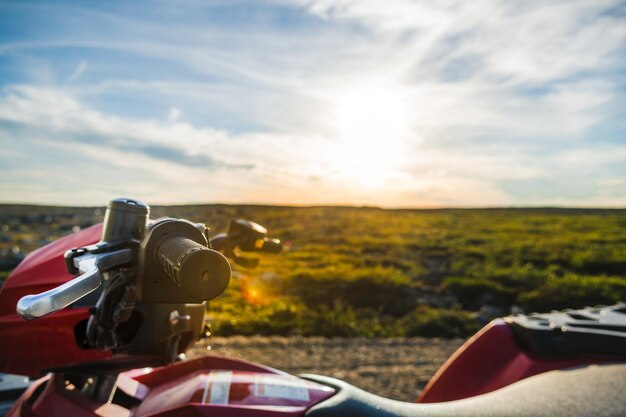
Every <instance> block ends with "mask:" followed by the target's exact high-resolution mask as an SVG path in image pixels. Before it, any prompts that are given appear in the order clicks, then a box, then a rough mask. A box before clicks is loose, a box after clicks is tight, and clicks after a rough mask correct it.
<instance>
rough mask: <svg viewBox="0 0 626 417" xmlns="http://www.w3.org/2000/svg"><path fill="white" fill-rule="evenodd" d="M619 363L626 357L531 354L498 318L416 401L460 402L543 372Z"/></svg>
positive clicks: (458, 353)
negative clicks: (596, 364) (521, 346)
mask: <svg viewBox="0 0 626 417" xmlns="http://www.w3.org/2000/svg"><path fill="white" fill-rule="evenodd" d="M618 361H623V358H617V357H611V356H587V357H582V356H577V357H569V358H568V357H563V358H556V357H539V356H536V355H531V354H529V353H527V352H524V351H523V350H521V349H520V347H519V346H518V344H517V342H516V341H515V338H514V335H513V331H512V330H511V328H510V327H509V325H508V324H506V323H505V322H504V321H503V320H501V319H498V320H494V321H493V322H491V323H490V324H488V325H487V326H485V327H483V329H482V330H480V331H479V332H478V333H476V334H475V335H474V336H473V337H472V338H471V339H469V340H468V341H467V342H465V343H464V344H463V346H461V347H460V348H459V350H457V351H456V352H455V353H454V354H453V355H452V356H451V357H450V358H449V359H448V360H447V361H446V363H445V364H444V365H443V366H442V367H441V368H440V369H439V371H437V373H436V374H435V375H434V376H433V378H432V379H431V380H430V382H429V383H428V385H426V388H424V390H423V391H422V393H421V395H420V396H419V398H418V400H417V402H420V403H436V402H443V401H453V400H460V399H462V398H469V397H473V396H476V395H480V394H484V393H487V392H491V391H495V390H497V389H499V388H503V387H505V386H507V385H510V384H513V383H515V382H517V381H520V380H522V379H524V378H528V377H530V376H533V375H537V374H540V373H542V372H548V371H552V370H557V369H565V368H571V367H576V366H584V365H589V364H594V363H602V362H618Z"/></svg>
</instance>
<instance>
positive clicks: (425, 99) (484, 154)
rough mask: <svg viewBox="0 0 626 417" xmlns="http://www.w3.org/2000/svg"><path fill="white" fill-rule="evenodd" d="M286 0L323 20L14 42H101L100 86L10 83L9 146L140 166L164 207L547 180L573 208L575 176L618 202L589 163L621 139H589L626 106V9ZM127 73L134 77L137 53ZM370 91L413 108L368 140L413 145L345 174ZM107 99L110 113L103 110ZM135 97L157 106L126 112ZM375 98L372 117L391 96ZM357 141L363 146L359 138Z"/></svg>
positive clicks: (515, 200)
mask: <svg viewBox="0 0 626 417" xmlns="http://www.w3.org/2000/svg"><path fill="white" fill-rule="evenodd" d="M277 3H278V4H279V5H283V4H288V5H289V7H290V10H292V9H297V8H301V9H302V10H304V13H308V14H309V16H308V17H309V18H310V19H313V20H314V21H315V23H314V24H311V25H310V27H307V28H306V29H298V30H290V29H285V26H287V25H284V26H281V25H276V26H274V25H273V24H272V19H266V20H264V19H262V18H258V19H251V21H250V22H249V27H247V26H246V25H240V26H237V27H236V28H230V27H229V26H228V25H227V24H221V25H220V24H214V25H211V24H208V23H207V24H197V23H196V24H189V25H185V26H184V27H175V26H176V25H168V24H165V23H163V22H158V21H154V20H150V19H147V20H145V21H144V20H142V19H141V18H138V17H137V16H136V15H134V14H133V13H114V12H111V13H104V12H96V11H93V10H88V9H84V8H83V9H80V8H79V9H75V8H66V9H64V10H63V12H64V13H65V14H66V15H64V16H67V18H71V19H74V20H76V21H78V22H89V24H88V25H87V24H86V23H82V24H79V25H78V26H77V27H78V29H80V30H83V31H84V32H82V33H93V36H89V37H81V36H69V35H68V36H57V37H54V36H53V37H51V38H50V39H46V40H45V41H44V40H39V41H37V40H33V41H29V42H23V41H18V42H15V43H12V44H5V45H3V46H2V47H1V48H0V54H4V56H8V57H16V56H21V57H22V58H23V59H22V60H21V61H19V60H18V61H19V62H29V58H28V57H30V58H32V59H42V58H40V56H39V55H38V52H37V51H40V50H49V51H63V50H75V49H78V50H81V51H82V50H83V49H86V50H90V51H92V53H91V54H90V55H89V56H90V60H89V75H90V77H89V78H90V79H89V83H87V81H86V80H85V79H84V78H86V77H81V75H82V74H83V73H84V71H85V69H86V67H87V61H86V60H83V61H80V63H79V64H78V66H76V67H75V68H74V69H73V71H72V72H71V73H70V76H69V77H67V76H66V74H67V73H68V72H69V71H68V70H66V71H65V72H64V73H63V77H62V78H59V77H57V78H59V79H65V80H66V81H67V82H65V83H59V82H54V78H55V77H54V68H55V66H54V65H52V64H50V63H47V65H48V67H50V68H47V67H46V65H42V66H41V67H42V68H47V69H46V72H45V76H43V75H37V76H33V80H34V81H33V83H32V84H30V85H28V84H22V85H19V86H17V85H13V86H7V85H5V87H4V93H3V95H2V96H1V97H0V122H2V121H3V122H4V125H0V133H1V134H2V140H3V141H4V142H6V143H11V145H10V146H17V145H15V143H16V141H22V142H24V143H29V142H30V141H33V140H35V139H33V137H35V138H36V140H37V141H38V142H37V144H38V146H41V147H54V146H56V147H60V148H63V149H64V150H65V151H66V152H68V154H72V155H75V156H78V155H79V154H80V155H83V156H84V158H86V160H88V161H91V162H92V163H93V165H94V166H100V165H102V166H107V167H109V166H115V167H117V169H119V171H120V174H119V180H120V181H122V179H123V178H124V176H123V175H122V173H124V172H126V173H127V177H128V178H131V177H132V173H134V172H135V171H136V167H141V169H140V171H141V173H140V174H138V175H137V176H136V181H130V182H129V183H128V184H127V186H128V191H129V192H130V191H132V192H134V193H137V192H141V189H142V187H144V189H145V190H148V189H149V190H153V191H150V193H153V194H150V196H156V194H157V193H158V189H159V186H158V185H156V184H159V183H161V184H167V185H168V187H169V188H171V189H172V191H171V192H168V194H167V195H163V194H161V196H162V198H163V199H164V200H158V201H166V200H167V201H168V202H169V201H171V202H174V201H190V200H194V201H201V200H202V199H212V200H213V199H218V200H220V199H221V200H228V201H256V202H282V203H288V202H292V203H308V204H311V203H325V204H326V203H355V204H378V205H387V206H394V205H449V204H452V205H489V204H496V205H497V204H536V203H541V202H542V201H546V200H547V199H546V196H545V195H543V196H539V197H537V196H535V195H532V193H531V192H530V191H532V187H533V184H535V183H536V182H537V181H541V180H542V179H545V181H546V183H548V182H550V181H551V183H552V184H553V186H552V188H550V187H549V188H550V189H552V190H553V191H554V198H553V199H552V200H550V201H556V202H565V203H568V202H569V203H572V202H575V203H578V202H580V201H583V200H580V199H578V198H573V197H571V195H570V194H571V193H567V192H565V191H564V192H563V193H562V194H563V195H560V194H559V193H560V190H559V189H558V187H559V185H558V184H564V183H566V182H567V177H568V176H571V177H573V175H574V173H576V172H577V171H579V170H581V169H582V170H583V171H584V172H586V175H587V176H588V177H590V178H594V181H591V182H589V184H590V185H588V186H587V188H588V189H589V192H587V193H586V194H585V195H588V196H589V199H588V200H584V201H586V202H591V203H594V201H598V202H600V201H605V202H606V201H611V202H613V203H611V204H614V203H616V202H618V203H619V202H622V203H626V192H624V191H619V189H618V187H616V186H615V184H622V182H621V181H622V177H621V176H622V175H626V174H625V173H624V172H623V170H622V171H619V170H618V169H615V168H612V169H605V168H603V167H602V166H601V163H599V162H597V161H598V160H605V159H606V158H609V157H612V158H616V159H615V160H611V162H610V163H612V164H619V163H620V162H624V161H626V159H625V158H626V157H624V156H621V155H623V154H622V153H621V152H616V151H618V150H620V149H621V148H622V145H623V144H622V145H620V144H617V145H613V146H608V145H607V146H605V147H602V148H601V150H598V149H599V148H597V146H598V145H597V144H596V142H598V141H599V139H598V138H596V136H595V129H596V128H597V127H598V126H602V124H603V123H605V121H606V120H608V119H610V118H611V117H615V116H616V115H617V114H619V113H620V112H623V103H624V102H625V101H624V89H623V85H624V80H623V79H622V78H623V77H621V76H620V74H622V75H623V71H624V70H625V69H626V59H625V58H624V56H625V55H624V44H625V42H626V24H624V17H623V16H624V12H625V10H624V5H623V4H621V3H619V2H615V1H605V0H602V1H594V2H589V1H578V0H574V1H553V2H526V1H513V2H511V1H496V0H485V1H483V0H477V1H471V2H464V1H460V0H459V1H446V2H440V1H434V0H432V1H413V0H388V1H385V2H380V1H374V0H358V1H357V0H297V1H290V2H286V1H280V2H277ZM163 7H167V6H166V5H164V6H163ZM259 7H260V6H259ZM179 12H180V11H179ZM181 13H182V12H181ZM198 13H199V12H198ZM277 13H280V12H277ZM218 23H220V22H218ZM221 23H223V22H221ZM246 24H248V22H246ZM82 25H84V26H85V27H82ZM87 26H89V27H88V28H87ZM78 29H77V30H78ZM87 29H89V30H87ZM148 34H150V36H149V37H148V36H147V35H148ZM147 39H149V40H147ZM59 53H60V52H59ZM98 54H109V55H107V59H100V60H99V59H98ZM24 57H26V58H24ZM129 57H132V58H135V59H140V60H141V61H140V62H142V63H144V67H143V70H142V71H141V75H137V74H133V73H132V71H129V72H130V74H129V75H126V74H125V72H124V71H123V70H119V68H117V67H111V66H109V65H110V62H111V61H113V62H116V63H118V64H117V65H120V66H121V67H122V69H123V65H124V64H123V63H124V59H126V58H129ZM30 62H33V61H32V60H31V61H30ZM145 62H148V64H145ZM44 63H46V62H45V60H44ZM151 63H152V64H154V63H158V65H150V64H151ZM125 65H127V67H126V68H128V69H132V68H133V62H132V61H131V62H128V63H126V64H125ZM166 69H167V70H168V71H169V72H167V71H166ZM166 73H167V75H164V74H166ZM98 74H100V75H99V76H98ZM368 91H390V92H393V96H394V97H395V99H397V101H398V102H397V103H395V104H396V105H397V106H402V108H404V109H406V113H407V114H408V115H409V116H408V117H404V116H403V117H402V118H398V119H402V120H406V123H407V126H402V129H398V128H397V127H398V126H389V129H387V131H386V132H385V131H384V129H380V126H378V127H377V128H376V129H374V130H375V133H376V136H381V137H380V138H378V140H380V142H381V143H383V144H384V143H391V142H393V138H388V137H384V136H385V135H390V134H392V132H397V131H402V132H403V144H402V145H403V146H402V147H401V149H402V155H401V158H397V159H398V160H397V163H394V166H392V167H389V168H388V171H389V172H387V173H386V175H383V176H380V178H378V180H377V181H372V182H370V181H364V180H363V179H361V180H359V178H355V175H352V176H351V175H348V174H346V170H345V169H342V168H345V167H342V166H341V163H340V162H341V158H342V157H344V155H343V154H342V155H339V157H338V155H336V153H337V149H343V150H344V151H343V152H344V153H348V154H349V153H352V154H358V152H357V150H358V149H356V148H355V149H353V150H354V152H349V149H348V150H347V151H346V149H345V146H344V147H343V148H342V147H341V146H338V142H340V141H341V140H342V138H341V137H340V135H338V134H337V131H336V126H334V125H333V120H335V119H336V116H337V111H338V110H337V109H338V108H340V107H341V103H344V102H345V101H346V100H345V98H346V97H354V96H356V97H363V100H365V101H366V100H368V98H367V94H363V93H364V92H368ZM110 97H115V99H116V102H115V103H119V104H120V107H119V108H118V107H115V106H108V107H107V106H105V105H103V102H104V101H105V98H107V99H108V98H110ZM126 102H132V103H137V102H139V104H135V106H136V107H141V105H142V104H145V105H146V107H149V106H150V105H151V106H154V108H153V109H151V110H150V111H148V110H145V111H143V112H137V113H138V115H132V116H131V115H129V114H126V113H127V112H129V109H130V108H131V106H129V107H125V106H124V105H125V103H126ZM366 104H368V105H367V106H363V107H364V108H367V109H369V110H368V111H369V113H370V114H371V113H372V112H376V111H377V107H376V106H377V105H378V106H380V105H381V103H366ZM388 107H389V106H388ZM111 108H113V110H112V109H111ZM183 112H184V118H183V117H181V116H182V115H183ZM356 113H357V116H356V119H357V121H358V118H359V117H361V118H362V119H363V120H364V121H363V125H362V126H360V129H356V130H355V129H352V131H358V132H362V133H363V136H367V135H368V131H371V130H372V129H368V124H367V115H365V116H360V115H359V114H358V112H356ZM389 119H390V120H395V118H393V117H391V118H389ZM379 125H380V123H379ZM370 126H371V125H370ZM622 129H623V128H622ZM370 133H371V132H370ZM358 140H361V141H363V140H365V138H362V137H359V138H357V139H356V140H353V145H351V146H358V143H359V142H358ZM370 140H377V138H373V139H370ZM9 141H11V142H9ZM46 141H47V142H46ZM385 141H387V142H385ZM46 143H47V144H46ZM370 148H372V149H374V150H377V149H382V147H380V146H379V147H370ZM399 148H400V147H399ZM15 149H17V148H14V149H13V152H15ZM20 149H22V152H23V153H24V152H26V147H22V148H20ZM79 149H80V151H79ZM567 152H571V153H570V154H568V153H567ZM382 153H383V152H381V154H382ZM572 155H578V156H575V157H574V156H572ZM370 156H371V155H370ZM586 156H589V157H586ZM50 164H51V165H50V166H51V167H55V168H50V169H59V167H58V164H57V165H54V163H53V162H50ZM203 164H205V166H203ZM101 171H104V168H101ZM3 172H8V171H6V170H5V171H3ZM11 172H12V175H16V177H20V178H25V177H24V173H23V172H21V173H20V174H18V173H17V172H16V171H11ZM170 173H174V174H171V175H170ZM41 175H44V174H43V173H42V174H41ZM96 178H97V177H94V181H95V180H96ZM29 181H30V180H29ZM559 181H560V182H559ZM131 183H132V185H131ZM177 184H178V185H177ZM181 184H193V187H183V186H182V185H181ZM202 184H206V186H205V187H202ZM503 184H504V185H503ZM596 184H598V185H597V189H594V187H596ZM603 184H604V185H603ZM609 185H610V186H609ZM118 186H119V187H123V186H122V185H119V184H118ZM124 186H126V185H124ZM516 187H517V188H516ZM562 187H563V188H567V187H565V186H562ZM192 188H193V189H192ZM196 188H197V189H202V191H200V192H199V191H197V190H196ZM209 188H210V189H211V190H210V191H208V189H209ZM10 189H11V193H14V191H15V190H14V187H13V188H10ZM6 190H8V188H7V189H6ZM529 190H530V191H529ZM0 193H1V194H0V199H6V198H7V196H9V195H15V194H9V192H8V191H3V190H2V189H1V188H0ZM90 195H93V194H90ZM594 198H596V199H597V200H594ZM177 199H178V200H177ZM93 203H98V202H93ZM598 204H599V203H598Z"/></svg>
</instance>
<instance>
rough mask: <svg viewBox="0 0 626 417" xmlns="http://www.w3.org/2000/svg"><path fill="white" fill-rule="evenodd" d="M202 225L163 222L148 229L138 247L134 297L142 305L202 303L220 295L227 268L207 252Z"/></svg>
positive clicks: (223, 260)
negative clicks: (138, 265) (143, 303)
mask: <svg viewBox="0 0 626 417" xmlns="http://www.w3.org/2000/svg"><path fill="white" fill-rule="evenodd" d="M207 234H208V230H207V229H206V227H205V226H204V225H202V224H194V223H191V222H189V221H187V220H182V219H174V218H164V219H159V220H156V221H154V222H153V223H151V224H150V225H148V229H147V230H146V235H145V237H144V239H143V240H142V242H141V244H140V246H139V264H140V268H139V271H141V275H140V277H139V279H138V281H137V296H138V298H139V300H141V301H142V302H145V303H202V302H204V301H209V300H212V299H214V298H215V297H217V296H219V295H220V294H222V293H223V292H224V291H225V290H226V288H227V287H228V283H229V282H230V264H229V263H228V260H227V259H226V257H224V255H222V254H221V253H219V252H217V251H215V250H213V249H211V248H209V243H208V240H207V236H206V235H207Z"/></svg>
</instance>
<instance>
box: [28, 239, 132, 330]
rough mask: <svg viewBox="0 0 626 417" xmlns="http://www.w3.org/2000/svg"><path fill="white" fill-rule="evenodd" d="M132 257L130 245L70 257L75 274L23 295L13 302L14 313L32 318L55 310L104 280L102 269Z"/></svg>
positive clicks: (70, 302)
mask: <svg viewBox="0 0 626 417" xmlns="http://www.w3.org/2000/svg"><path fill="white" fill-rule="evenodd" d="M132 259H133V251H132V250H131V249H122V250H118V251H114V252H106V253H99V254H91V253H87V254H85V255H83V256H80V257H77V258H75V259H74V265H75V266H76V267H77V269H78V271H79V273H80V274H81V275H79V276H78V277H76V278H74V279H72V280H71V281H68V282H66V283H65V284H63V285H59V286H58V287H56V288H53V289H51V290H48V291H44V292H42V293H40V294H32V295H26V296H24V297H22V298H20V300H19V301H18V302H17V314H18V315H19V316H20V317H22V318H23V319H26V320H33V319H37V318H39V317H43V316H45V315H48V314H50V313H54V312H56V311H59V310H61V309H63V308H65V307H67V306H69V305H70V304H72V303H73V302H75V301H77V300H80V299H81V298H83V297H84V296H86V295H88V294H90V293H92V292H93V291H95V290H97V289H98V288H99V287H100V285H102V282H103V280H104V277H103V275H102V273H103V272H106V271H108V270H109V269H111V268H114V267H116V266H119V265H123V264H125V263H128V262H130V261H131V260H132Z"/></svg>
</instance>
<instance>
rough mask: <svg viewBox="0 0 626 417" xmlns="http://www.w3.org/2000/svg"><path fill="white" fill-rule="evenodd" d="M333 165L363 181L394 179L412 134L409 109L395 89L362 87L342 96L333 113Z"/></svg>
mask: <svg viewBox="0 0 626 417" xmlns="http://www.w3.org/2000/svg"><path fill="white" fill-rule="evenodd" d="M332 125H333V129H334V132H335V134H336V147H335V151H334V152H333V159H334V161H333V164H334V165H335V166H336V169H337V172H339V174H340V175H342V176H347V177H351V178H353V179H357V180H359V181H360V182H365V183H372V182H380V181H383V180H385V179H388V178H391V177H393V175H394V173H395V172H396V169H397V168H398V165H399V163H400V162H401V161H402V157H403V153H404V152H405V145H406V140H407V135H408V133H409V117H408V109H407V106H406V104H405V102H404V100H403V97H402V95H401V94H400V93H399V92H398V91H397V90H393V89H383V88H371V87H366V88H359V89H354V90H351V91H348V92H346V93H344V94H340V95H339V97H338V99H337V101H336V103H335V105H334V106H333V110H332Z"/></svg>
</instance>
